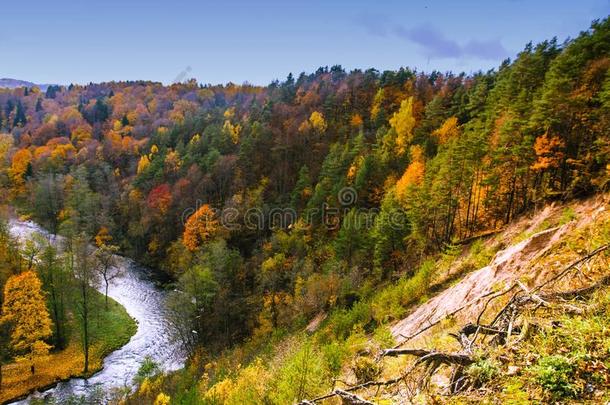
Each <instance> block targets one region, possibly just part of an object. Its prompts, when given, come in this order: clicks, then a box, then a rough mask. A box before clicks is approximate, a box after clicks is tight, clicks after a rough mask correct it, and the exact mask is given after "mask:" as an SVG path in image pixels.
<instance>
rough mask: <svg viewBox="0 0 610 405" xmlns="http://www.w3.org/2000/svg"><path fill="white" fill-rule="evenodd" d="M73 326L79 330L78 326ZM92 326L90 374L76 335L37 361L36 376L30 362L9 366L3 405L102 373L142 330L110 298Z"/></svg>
mask: <svg viewBox="0 0 610 405" xmlns="http://www.w3.org/2000/svg"><path fill="white" fill-rule="evenodd" d="M95 299H97V300H100V301H102V300H103V299H104V297H103V295H102V294H100V293H98V292H96V298H95ZM71 323H72V322H71ZM69 326H70V328H71V330H73V331H76V327H75V325H72V324H71V325H69ZM92 327H93V330H92V334H94V336H95V342H94V344H93V346H92V347H91V352H90V365H89V371H88V372H87V373H86V374H85V373H83V364H84V355H83V352H82V349H81V347H80V342H79V340H80V339H79V338H80V336H79V335H78V333H77V332H73V333H72V334H71V336H70V339H69V342H68V345H67V347H66V348H65V349H63V350H59V351H55V352H51V353H50V354H49V355H48V356H44V357H41V358H39V359H37V361H36V373H35V374H31V372H30V368H29V363H28V362H15V363H12V364H8V365H5V366H4V367H3V376H4V378H3V384H2V390H1V392H0V403H8V402H11V401H16V400H21V399H25V398H27V397H28V396H29V395H30V394H32V393H34V392H42V391H46V390H49V389H51V388H54V387H55V386H56V385H57V384H59V383H60V382H65V381H67V380H69V379H70V378H74V377H78V378H89V377H91V376H92V375H94V374H95V373H97V372H98V371H100V370H102V368H103V364H104V358H105V357H106V356H108V355H110V354H111V353H112V352H114V351H115V350H117V349H120V348H121V347H122V346H124V345H126V344H127V343H128V342H129V340H130V339H131V337H132V336H133V335H134V334H135V333H136V331H137V329H138V326H137V323H136V322H135V320H134V319H133V318H131V317H130V316H129V314H128V313H127V311H126V310H125V308H123V306H121V305H120V304H119V303H117V302H116V301H115V300H113V299H109V305H108V310H107V311H106V310H104V309H101V310H100V311H99V313H97V314H95V317H94V320H93V322H92Z"/></svg>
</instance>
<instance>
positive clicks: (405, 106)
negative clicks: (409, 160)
mask: <svg viewBox="0 0 610 405" xmlns="http://www.w3.org/2000/svg"><path fill="white" fill-rule="evenodd" d="M390 126H391V127H392V128H394V130H395V131H396V153H397V154H398V155H402V154H404V153H405V152H406V151H407V145H408V144H409V143H410V142H411V140H412V138H413V127H415V118H414V117H413V97H409V98H406V99H404V100H402V102H401V103H400V109H399V110H398V111H396V112H395V113H394V115H392V118H390Z"/></svg>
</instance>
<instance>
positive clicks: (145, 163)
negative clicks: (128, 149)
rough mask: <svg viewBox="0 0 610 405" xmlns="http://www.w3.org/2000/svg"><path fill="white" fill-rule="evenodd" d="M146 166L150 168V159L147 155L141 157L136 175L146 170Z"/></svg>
mask: <svg viewBox="0 0 610 405" xmlns="http://www.w3.org/2000/svg"><path fill="white" fill-rule="evenodd" d="M148 166H150V159H149V158H148V156H147V155H142V157H141V158H140V160H139V161H138V170H137V173H138V174H140V173H142V172H143V171H144V170H146V168H147V167H148Z"/></svg>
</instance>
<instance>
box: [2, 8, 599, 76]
mask: <svg viewBox="0 0 610 405" xmlns="http://www.w3.org/2000/svg"><path fill="white" fill-rule="evenodd" d="M608 14H610V0H579V1H573V0H555V1H547V0H544V1H536V0H530V1H527V0H495V1H492V0H487V1H482V0H453V1H441V0H419V1H410V0H402V1H398V0H390V1H373V0H370V1H360V0H352V1H344V0H338V1H332V0H326V1H317V0H309V1H299V2H282V1H259V2H257V1H223V2H209V1H195V0H191V1H180V0H173V1H166V2H162V1H156V0H148V1H141V0H133V1H129V0H123V1H118V0H104V1H99V2H86V1H64V0H56V1H48V0H47V1H29V0H21V1H11V2H3V4H2V5H0V21H1V23H0V55H1V56H0V58H1V59H0V77H11V78H17V79H24V80H31V81H34V82H38V83H49V82H50V83H62V84H67V83H71V82H74V83H87V82H90V81H92V82H100V81H108V80H132V79H147V80H156V81H161V82H163V83H171V82H173V81H174V80H176V79H180V78H183V77H185V76H186V77H194V78H196V79H197V80H198V81H200V82H202V83H213V84H216V83H226V82H228V81H232V82H235V83H242V82H244V81H248V82H250V83H255V84H267V83H269V82H270V81H271V80H273V79H275V78H279V79H283V78H285V77H286V75H287V74H288V73H289V72H294V73H295V74H298V73H299V72H301V71H305V72H312V71H314V70H315V69H316V68H317V67H318V66H326V65H328V66H331V65H334V64H341V65H343V66H344V67H345V68H347V69H352V68H361V69H367V68H370V67H373V68H376V69H379V70H384V69H397V68H399V67H400V66H409V67H414V68H417V69H418V70H424V71H430V70H433V69H436V70H441V71H448V70H451V71H454V72H460V71H465V72H473V71H477V70H479V69H482V70H487V69H490V68H493V67H497V66H498V64H499V63H500V62H501V61H502V60H503V59H504V58H506V57H514V56H515V55H516V53H517V52H519V51H520V50H521V49H523V46H524V45H525V44H526V43H527V42H529V41H534V42H538V41H541V40H544V39H550V38H552V37H553V36H557V37H558V38H559V39H560V40H561V41H563V40H564V39H566V38H567V37H574V36H576V35H577V34H578V33H579V32H580V31H581V30H584V29H587V28H588V27H589V25H590V23H591V21H592V20H594V19H597V18H604V17H606V16H607V15H608Z"/></svg>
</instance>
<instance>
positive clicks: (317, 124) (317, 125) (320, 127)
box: [309, 111, 327, 134]
mask: <svg viewBox="0 0 610 405" xmlns="http://www.w3.org/2000/svg"><path fill="white" fill-rule="evenodd" d="M309 124H310V125H311V127H312V128H313V129H314V131H316V132H318V133H320V134H322V133H324V132H325V131H326V128H327V125H326V120H325V119H324V115H322V113H320V112H318V111H314V112H312V113H311V115H310V116H309Z"/></svg>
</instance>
